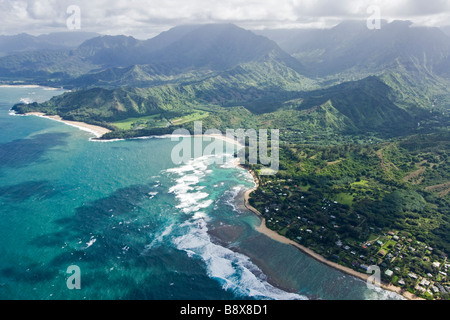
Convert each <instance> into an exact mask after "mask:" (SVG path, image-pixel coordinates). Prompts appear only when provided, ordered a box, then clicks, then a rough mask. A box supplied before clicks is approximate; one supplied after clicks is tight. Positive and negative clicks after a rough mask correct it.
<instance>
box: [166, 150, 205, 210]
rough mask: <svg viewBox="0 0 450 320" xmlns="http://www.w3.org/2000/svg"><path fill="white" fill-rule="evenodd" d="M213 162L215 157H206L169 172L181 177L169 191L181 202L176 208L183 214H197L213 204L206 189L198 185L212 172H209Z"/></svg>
mask: <svg viewBox="0 0 450 320" xmlns="http://www.w3.org/2000/svg"><path fill="white" fill-rule="evenodd" d="M211 160H213V156H204V157H200V158H197V159H193V160H191V161H189V162H188V163H187V164H185V165H183V166H180V167H177V168H173V169H168V170H167V172H169V173H174V174H177V175H178V176H179V178H178V179H176V184H175V185H174V186H172V187H171V188H170V189H169V193H173V194H175V198H176V199H177V200H178V201H179V205H177V206H176V208H177V209H180V210H181V211H182V212H183V213H185V214H195V213H196V212H197V211H199V210H201V209H206V208H208V207H209V206H210V205H212V204H213V201H212V200H211V199H207V198H208V196H209V194H208V193H207V192H204V191H203V189H204V188H203V187H202V186H198V185H197V184H198V183H199V182H200V181H201V179H202V178H204V177H205V176H206V175H208V174H210V173H211V172H212V171H211V170H208V164H209V162H210V161H211Z"/></svg>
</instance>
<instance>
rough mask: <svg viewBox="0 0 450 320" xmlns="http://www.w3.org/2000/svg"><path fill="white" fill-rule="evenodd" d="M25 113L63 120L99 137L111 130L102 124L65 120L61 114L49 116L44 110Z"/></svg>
mask: <svg viewBox="0 0 450 320" xmlns="http://www.w3.org/2000/svg"><path fill="white" fill-rule="evenodd" d="M25 115H26V116H36V117H41V118H46V119H50V120H54V121H58V122H62V123H65V124H67V125H69V126H72V127H75V128H78V129H80V130H83V131H87V132H90V133H92V134H94V135H95V136H96V137H97V138H100V137H101V136H103V135H104V134H106V133H108V132H111V130H109V129H106V128H103V127H100V126H95V125H92V124H87V123H84V122H78V121H68V120H63V119H62V118H61V117H60V116H47V115H46V114H44V113H42V112H30V113H27V114H25Z"/></svg>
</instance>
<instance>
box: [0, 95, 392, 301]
mask: <svg viewBox="0 0 450 320" xmlns="http://www.w3.org/2000/svg"><path fill="white" fill-rule="evenodd" d="M59 93H61V91H59V90H53V91H50V90H46V89H44V88H34V87H32V88H20V87H19V88H18V87H14V88H11V87H0V205H1V206H0V239H2V246H1V247H0V299H39V300H45V299H163V300H168V299H176V300H180V299H189V300H192V299H194V300H200V299H282V300H287V299H300V300H301V299H333V300H335V299H346V300H348V299H391V298H398V296H396V295H394V294H392V293H389V292H386V291H381V292H375V291H372V290H369V289H367V287H366V285H365V283H364V282H362V281H360V280H357V279H355V278H352V277H350V276H347V275H345V274H343V273H341V272H339V271H337V270H334V269H332V268H330V267H328V266H325V265H323V264H320V263H318V262H317V261H315V260H314V259H312V258H310V257H308V256H306V255H305V254H303V253H301V252H300V251H299V250H297V249H295V248H294V247H292V246H289V245H285V244H281V243H278V242H276V241H273V240H271V239H269V238H268V237H266V236H264V235H262V234H260V233H258V232H257V231H255V229H254V228H255V226H257V225H258V224H259V218H257V217H256V216H255V215H254V214H252V213H250V212H248V211H246V210H244V209H242V193H243V191H244V190H246V189H248V188H251V187H252V186H253V185H254V183H253V181H252V177H251V175H250V174H249V173H248V172H246V171H244V170H242V169H239V168H236V167H235V166H234V165H233V159H232V158H231V157H226V156H223V155H220V156H218V157H220V158H222V157H225V158H224V159H225V163H224V164H217V163H216V161H217V159H218V158H216V157H199V158H196V159H193V160H192V161H190V162H189V163H185V164H181V165H175V164H173V162H172V161H171V152H172V150H173V148H174V146H175V145H176V144H177V142H172V141H171V140H170V139H137V140H128V141H114V142H106V143H101V142H94V141H90V140H89V138H90V137H92V135H91V134H90V133H87V132H84V131H81V130H78V129H76V128H73V127H70V126H67V125H64V124H62V123H59V122H55V121H51V120H47V119H43V118H38V117H31V116H29V117H22V116H12V115H10V112H9V109H10V108H11V106H12V105H13V104H14V103H16V102H19V101H21V100H22V101H44V100H46V99H49V98H50V97H51V96H53V95H56V94H59ZM71 265H76V266H79V268H80V270H81V290H69V289H68V287H67V283H66V282H67V279H68V277H69V276H70V275H71V274H69V273H67V269H68V267H69V266H71Z"/></svg>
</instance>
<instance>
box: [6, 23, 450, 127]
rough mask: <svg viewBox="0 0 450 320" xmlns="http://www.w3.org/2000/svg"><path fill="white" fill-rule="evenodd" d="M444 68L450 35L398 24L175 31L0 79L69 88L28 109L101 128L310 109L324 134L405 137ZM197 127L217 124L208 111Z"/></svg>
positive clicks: (437, 92)
mask: <svg viewBox="0 0 450 320" xmlns="http://www.w3.org/2000/svg"><path fill="white" fill-rule="evenodd" d="M47 41H48V40H47ZM449 70H450V37H449V36H448V35H447V34H445V32H443V31H442V30H440V29H438V28H426V27H417V28H416V27H411V25H410V23H409V22H405V21H394V22H392V23H384V24H383V25H382V28H381V29H380V30H369V29H368V28H367V26H366V24H365V21H364V22H362V21H349V22H344V23H342V24H340V25H338V26H336V27H334V28H332V29H321V30H314V29H312V30H267V31H258V32H251V31H248V30H244V29H242V28H239V27H237V26H235V25H232V24H214V25H193V26H179V27H175V28H173V29H171V30H169V31H167V32H163V33H161V34H160V35H158V36H157V37H155V38H152V39H149V40H137V39H135V38H133V37H127V36H99V37H94V38H91V39H88V40H86V41H84V42H83V43H82V44H80V45H79V46H77V47H75V48H66V49H58V48H56V49H55V50H53V51H50V50H46V51H44V50H35V51H26V52H21V53H16V54H11V55H9V56H6V57H3V58H0V78H1V79H2V80H8V79H9V80H11V79H14V80H23V81H28V82H32V83H35V82H38V83H41V84H47V85H58V86H60V85H64V86H66V87H68V88H72V89H76V91H75V92H73V93H70V94H66V95H64V96H63V97H58V98H55V99H54V100H53V101H51V102H49V103H47V104H44V105H42V106H37V108H44V109H45V110H46V111H47V112H50V111H51V112H53V113H59V114H61V115H63V116H65V117H69V118H71V119H75V120H83V121H89V120H91V122H92V119H93V118H95V121H96V122H108V123H111V122H114V121H117V120H124V119H127V118H132V117H142V116H150V115H155V114H166V113H168V112H169V111H170V112H172V113H174V112H175V113H176V114H181V115H184V114H189V112H191V113H192V112H194V113H195V112H196V111H197V108H198V107H202V108H203V109H206V110H208V111H209V112H210V111H211V110H213V109H214V110H216V111H217V108H228V109H227V110H228V111H229V112H237V111H236V109H235V108H237V107H244V108H246V109H247V110H248V111H250V112H251V113H252V114H254V115H258V114H265V113H273V112H278V111H279V110H286V108H288V109H294V110H296V112H300V113H302V116H301V117H302V119H303V120H305V119H304V114H305V113H304V112H305V110H306V111H307V110H314V112H311V113H310V114H311V117H317V116H318V114H317V110H318V109H317V108H320V110H322V111H323V115H324V123H323V125H324V126H325V127H329V128H334V129H333V130H338V129H339V130H340V131H346V130H347V131H348V130H350V131H351V130H366V131H367V130H371V131H372V130H373V131H380V132H384V131H389V129H391V131H392V130H394V129H395V130H399V129H400V128H409V129H412V128H414V127H416V126H417V122H418V121H419V120H421V119H423V118H424V117H425V114H428V113H429V111H430V108H432V106H436V108H438V111H439V112H441V113H442V114H445V112H447V110H448V101H449V96H450V94H449V90H448V89H447V88H448V83H449V81H450V71H449ZM97 88H101V90H98V89H97ZM105 90H106V91H105ZM87 97H89V99H88V98H87ZM21 108H22V109H21ZM21 108H19V107H18V108H17V109H18V110H21V111H25V110H29V109H30V106H26V107H25V106H22V107H21ZM93 115H95V117H94V116H93ZM277 115H279V113H278V114H277ZM219 118H220V119H219ZM208 119H210V120H211V121H212V123H215V124H217V123H219V122H224V121H225V122H226V121H227V120H226V119H224V118H223V117H220V116H218V115H217V112H216V113H214V114H213V115H211V116H210V117H209V118H208ZM308 121H309V120H308ZM308 121H307V122H308ZM249 123H252V124H253V125H254V124H255V123H254V121H253V120H252V121H250V120H249ZM311 123H313V122H311ZM228 124H230V123H228ZM338 127H341V128H338ZM399 131H401V130H399Z"/></svg>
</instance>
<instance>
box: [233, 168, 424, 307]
mask: <svg viewBox="0 0 450 320" xmlns="http://www.w3.org/2000/svg"><path fill="white" fill-rule="evenodd" d="M238 167H239V168H241V169H244V170H246V171H247V172H249V173H250V174H251V175H252V177H253V180H254V182H255V187H254V188H252V189H250V190H247V191H246V192H245V193H244V205H245V207H246V208H247V209H248V210H250V211H251V212H253V213H254V214H256V215H257V216H258V217H259V218H260V220H261V224H260V225H259V226H258V227H256V228H255V230H256V231H258V232H260V233H262V234H264V235H266V236H268V237H269V238H271V239H273V240H275V241H278V242H281V243H284V244H287V245H291V246H293V247H295V248H297V249H298V250H300V251H301V252H303V253H304V254H306V255H308V256H310V257H311V258H313V259H315V260H316V261H318V262H320V263H323V264H325V265H327V266H329V267H332V268H334V269H336V270H338V271H341V272H344V273H345V274H348V275H351V276H353V277H355V278H358V279H360V280H363V281H367V280H368V279H369V277H370V276H371V275H369V274H364V273H361V272H358V271H355V270H353V269H351V268H349V267H345V266H342V265H340V264H337V263H335V262H332V261H330V260H327V259H326V258H324V257H323V256H321V255H320V254H318V253H316V252H314V251H313V250H311V249H309V248H307V247H305V246H302V245H301V244H299V243H297V242H295V241H293V240H291V239H288V238H287V237H285V236H282V235H280V234H279V233H277V232H276V231H273V230H271V229H269V228H268V227H267V226H266V219H265V218H264V217H263V215H262V214H261V213H260V212H259V211H258V210H257V209H256V208H254V207H253V206H252V205H250V195H251V194H252V193H253V192H254V191H256V190H257V189H258V188H259V185H260V182H259V179H258V177H257V176H256V174H255V172H253V170H251V169H247V168H245V167H243V166H241V165H238ZM380 287H381V288H382V289H384V290H387V291H391V292H394V293H396V294H398V295H400V296H402V297H403V298H405V299H407V300H424V299H422V298H419V297H417V296H416V295H414V294H412V293H410V292H408V291H405V290H404V289H402V288H400V287H396V286H394V285H392V284H384V283H382V284H381V285H380Z"/></svg>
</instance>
